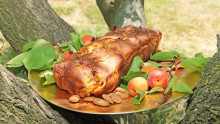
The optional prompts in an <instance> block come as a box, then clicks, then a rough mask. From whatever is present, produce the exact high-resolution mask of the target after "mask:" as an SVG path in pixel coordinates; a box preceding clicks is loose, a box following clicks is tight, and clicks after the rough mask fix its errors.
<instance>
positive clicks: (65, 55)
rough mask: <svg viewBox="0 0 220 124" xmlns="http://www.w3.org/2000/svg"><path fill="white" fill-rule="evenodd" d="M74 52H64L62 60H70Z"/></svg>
mask: <svg viewBox="0 0 220 124" xmlns="http://www.w3.org/2000/svg"><path fill="white" fill-rule="evenodd" d="M72 53H73V52H72V51H70V50H69V51H66V52H64V53H63V54H62V58H63V59H66V58H68V57H69V56H70V55H71V54H72Z"/></svg>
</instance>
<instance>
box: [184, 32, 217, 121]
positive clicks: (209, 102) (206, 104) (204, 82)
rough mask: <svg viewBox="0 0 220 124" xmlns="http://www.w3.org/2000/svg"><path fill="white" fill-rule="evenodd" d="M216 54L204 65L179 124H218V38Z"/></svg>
mask: <svg viewBox="0 0 220 124" xmlns="http://www.w3.org/2000/svg"><path fill="white" fill-rule="evenodd" d="M217 39H218V52H217V53H216V54H215V55H214V56H213V57H212V58H211V60H210V61H209V62H208V63H207V64H206V66H205V69H204V72H203V76H202V78H201V80H200V82H199V84H198V86H197V87H196V89H195V90H194V94H193V96H192V97H191V98H190V99H189V100H188V106H187V109H186V116H185V118H184V119H183V120H182V121H181V124H191V123H203V124H207V123H212V124H214V123H220V37H219V35H217Z"/></svg>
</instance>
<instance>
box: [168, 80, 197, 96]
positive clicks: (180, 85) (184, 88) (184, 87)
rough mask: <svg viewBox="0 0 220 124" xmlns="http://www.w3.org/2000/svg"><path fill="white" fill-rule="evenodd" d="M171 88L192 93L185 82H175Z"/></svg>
mask: <svg viewBox="0 0 220 124" xmlns="http://www.w3.org/2000/svg"><path fill="white" fill-rule="evenodd" d="M172 90H173V91H177V92H185V93H189V94H193V91H192V89H190V88H189V87H188V86H187V85H186V84H185V83H182V82H178V83H175V84H174V85H173V87H172Z"/></svg>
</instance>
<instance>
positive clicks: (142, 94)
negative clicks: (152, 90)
mask: <svg viewBox="0 0 220 124" xmlns="http://www.w3.org/2000/svg"><path fill="white" fill-rule="evenodd" d="M134 91H135V92H138V93H139V95H137V96H135V97H134V98H132V104H136V105H138V104H141V101H142V100H143V99H144V98H145V95H146V94H147V93H148V92H147V91H142V90H134Z"/></svg>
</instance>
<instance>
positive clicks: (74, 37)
mask: <svg viewBox="0 0 220 124" xmlns="http://www.w3.org/2000/svg"><path fill="white" fill-rule="evenodd" d="M70 37H71V40H72V45H73V46H74V47H75V48H76V50H77V51H78V50H79V49H80V48H81V47H82V46H81V41H80V40H81V38H80V36H79V34H76V33H70Z"/></svg>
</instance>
